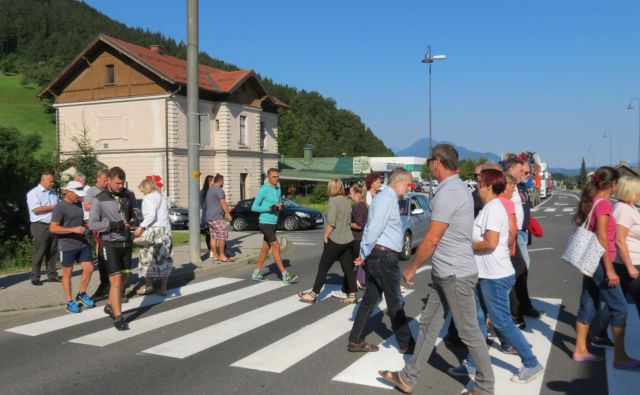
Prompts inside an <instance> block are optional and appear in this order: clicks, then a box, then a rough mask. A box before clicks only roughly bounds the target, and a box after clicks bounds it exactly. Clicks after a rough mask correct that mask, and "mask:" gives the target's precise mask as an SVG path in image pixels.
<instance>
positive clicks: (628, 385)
mask: <svg viewBox="0 0 640 395" xmlns="http://www.w3.org/2000/svg"><path fill="white" fill-rule="evenodd" d="M628 309H629V314H627V327H626V332H625V333H626V334H627V335H626V336H625V342H624V344H625V348H626V349H627V351H629V353H630V355H629V356H630V357H633V358H638V357H639V356H640V355H638V352H640V336H638V333H640V319H639V318H638V314H636V313H637V312H638V311H637V309H636V306H635V304H629V305H628ZM605 358H606V363H605V366H606V367H607V382H608V384H609V394H611V395H614V394H635V393H637V392H638V382H639V381H638V378H639V377H640V373H639V372H638V370H635V371H633V370H622V369H614V368H613V349H610V348H609V347H607V348H606V351H605Z"/></svg>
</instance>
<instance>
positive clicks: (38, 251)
mask: <svg viewBox="0 0 640 395" xmlns="http://www.w3.org/2000/svg"><path fill="white" fill-rule="evenodd" d="M54 182H55V180H54V178H53V174H51V173H48V172H45V173H42V176H41V177H40V183H39V184H38V185H36V186H35V187H34V188H33V189H32V190H30V191H29V192H28V193H27V206H28V207H29V220H30V221H31V235H32V236H33V241H34V252H33V259H32V260H31V284H33V285H42V281H40V267H41V266H42V260H43V259H45V260H46V261H47V277H48V278H49V281H53V282H59V281H60V280H59V279H58V272H57V270H56V260H57V258H58V246H57V243H56V236H55V235H53V234H51V232H49V224H50V223H51V212H52V211H53V209H54V208H55V207H56V205H57V204H58V195H57V194H56V193H55V192H54V191H52V190H51V188H53V184H54Z"/></svg>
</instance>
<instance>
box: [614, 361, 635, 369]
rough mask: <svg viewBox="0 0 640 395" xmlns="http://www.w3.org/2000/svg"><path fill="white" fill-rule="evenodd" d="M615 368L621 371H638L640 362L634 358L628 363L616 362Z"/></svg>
mask: <svg viewBox="0 0 640 395" xmlns="http://www.w3.org/2000/svg"><path fill="white" fill-rule="evenodd" d="M613 367H614V368H615V369H620V370H636V369H639V368H640V361H638V360H636V359H633V358H629V360H628V361H627V362H622V363H615V362H614V364H613Z"/></svg>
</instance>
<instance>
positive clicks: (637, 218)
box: [613, 202, 640, 265]
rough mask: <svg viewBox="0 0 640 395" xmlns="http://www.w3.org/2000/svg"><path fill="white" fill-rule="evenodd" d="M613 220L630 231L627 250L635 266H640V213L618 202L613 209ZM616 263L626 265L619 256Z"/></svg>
mask: <svg viewBox="0 0 640 395" xmlns="http://www.w3.org/2000/svg"><path fill="white" fill-rule="evenodd" d="M613 218H614V219H615V220H616V224H618V225H621V226H624V227H625V228H627V229H629V233H628V234H627V248H628V249H629V256H631V261H632V262H633V264H634V265H640V213H639V212H638V210H636V209H635V208H634V207H632V206H630V205H628V204H627V203H623V202H618V203H616V206H615V207H614V209H613ZM614 262H616V263H624V262H623V261H622V258H621V257H620V256H619V255H616V259H615V260H614Z"/></svg>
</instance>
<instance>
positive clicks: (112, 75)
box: [107, 64, 116, 85]
mask: <svg viewBox="0 0 640 395" xmlns="http://www.w3.org/2000/svg"><path fill="white" fill-rule="evenodd" d="M115 83H116V69H115V67H114V66H113V65H112V64H108V65H107V85H114V84H115Z"/></svg>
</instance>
